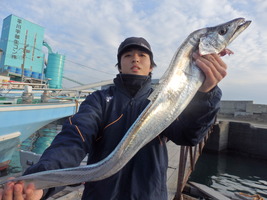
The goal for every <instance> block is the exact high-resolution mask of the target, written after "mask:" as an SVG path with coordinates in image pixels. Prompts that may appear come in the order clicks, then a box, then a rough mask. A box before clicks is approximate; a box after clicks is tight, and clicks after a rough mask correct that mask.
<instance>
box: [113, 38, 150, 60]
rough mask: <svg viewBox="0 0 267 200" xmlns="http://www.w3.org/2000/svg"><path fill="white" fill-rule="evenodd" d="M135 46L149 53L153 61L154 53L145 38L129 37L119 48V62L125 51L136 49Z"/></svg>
mask: <svg viewBox="0 0 267 200" xmlns="http://www.w3.org/2000/svg"><path fill="white" fill-rule="evenodd" d="M134 46H135V47H139V48H142V49H144V50H145V51H147V52H148V53H149V54H150V56H151V58H152V59H153V53H152V50H151V47H150V44H149V43H148V42H147V41H146V40H145V39H144V38H142V37H129V38H126V39H125V40H124V41H123V42H122V43H121V44H120V46H119V49H118V54H117V57H118V62H119V60H120V57H121V55H122V53H123V52H124V50H126V49H128V48H129V47H134Z"/></svg>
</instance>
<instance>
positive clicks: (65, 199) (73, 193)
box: [48, 141, 230, 200]
mask: <svg viewBox="0 0 267 200" xmlns="http://www.w3.org/2000/svg"><path fill="white" fill-rule="evenodd" d="M167 148H168V157H169V164H168V170H167V188H168V200H176V199H177V200H178V198H176V193H177V187H178V174H179V161H180V155H181V154H180V153H181V146H177V145H176V144H174V143H173V142H171V141H169V142H168V143H167ZM188 162H191V160H190V159H188ZM192 185H194V187H196V186H198V187H199V188H198V189H200V188H204V190H205V187H206V188H208V187H207V186H203V185H201V184H197V183H192ZM202 186H203V187H202ZM208 189H209V190H207V191H208V193H209V194H208V195H209V197H212V199H218V200H219V199H220V200H222V199H221V198H222V197H223V199H224V200H230V199H228V198H227V197H224V196H223V195H221V194H218V192H216V191H214V190H213V189H212V188H208ZM82 193H83V186H82V185H80V186H76V187H66V188H65V189H64V190H62V191H61V192H59V193H57V194H55V195H53V196H52V197H50V198H49V199H48V200H80V199H81V196H82ZM206 195H207V194H206ZM182 196H183V199H184V200H196V198H194V197H191V196H187V195H185V194H182Z"/></svg>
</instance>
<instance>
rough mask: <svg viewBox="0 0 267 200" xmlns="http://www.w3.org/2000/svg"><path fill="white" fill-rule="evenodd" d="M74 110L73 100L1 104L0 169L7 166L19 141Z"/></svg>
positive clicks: (72, 112)
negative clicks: (67, 101)
mask: <svg viewBox="0 0 267 200" xmlns="http://www.w3.org/2000/svg"><path fill="white" fill-rule="evenodd" d="M75 112H76V103H75V102H69V103H62V102H61V103H47V104H21V105H19V104H16V105H1V106H0V155H1V156H0V171H1V170H4V169H6V168H7V167H8V165H9V163H10V160H11V158H12V155H13V153H14V151H15V150H16V149H17V147H18V145H19V144H20V142H22V141H24V140H25V139H27V138H28V137H29V136H31V135H32V134H33V133H34V132H36V131H37V130H39V129H40V128H42V127H43V126H45V125H47V124H49V123H51V122H53V121H56V120H58V119H61V118H64V117H67V116H70V115H73V114H74V113H75Z"/></svg>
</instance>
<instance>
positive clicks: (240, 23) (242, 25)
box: [229, 18, 251, 43]
mask: <svg viewBox="0 0 267 200" xmlns="http://www.w3.org/2000/svg"><path fill="white" fill-rule="evenodd" d="M236 21H237V22H236V23H237V24H238V26H237V28H236V30H235V32H234V33H233V36H232V38H231V39H230V41H229V43H230V42H232V41H233V40H234V39H235V38H236V37H237V36H238V35H239V34H240V33H242V32H243V31H244V30H245V29H246V28H247V27H248V26H249V25H250V24H251V20H247V21H246V20H245V18H238V19H236Z"/></svg>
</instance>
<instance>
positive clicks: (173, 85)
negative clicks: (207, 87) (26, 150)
mask: <svg viewBox="0 0 267 200" xmlns="http://www.w3.org/2000/svg"><path fill="white" fill-rule="evenodd" d="M250 23H251V21H245V19H243V18H238V19H234V20H232V21H229V22H226V23H224V24H221V25H218V26H215V27H210V28H203V29H200V30H197V31H194V32H193V33H191V34H190V35H189V36H188V37H187V39H186V40H185V41H184V42H183V44H182V45H181V46H180V47H179V48H178V50H177V51H176V53H175V54H174V57H173V59H172V61H171V63H170V66H169V68H168V70H167V71H166V72H165V74H164V75H163V77H162V78H161V80H160V84H159V85H158V87H157V88H156V89H155V90H154V92H153V93H152V94H151V95H150V96H149V100H150V103H149V105H148V106H147V107H146V108H145V110H144V111H143V112H142V113H141V114H140V116H139V117H138V119H137V120H136V121H135V122H134V124H133V125H132V126H131V127H130V129H129V130H128V131H127V133H126V134H125V136H124V137H123V139H122V140H121V142H120V143H119V144H118V146H117V147H116V148H115V149H114V150H113V152H112V153H111V154H110V155H109V156H108V157H106V158H105V159H103V160H102V161H100V162H98V163H95V164H91V165H87V166H80V167H74V168H67V169H58V170H50V171H44V172H39V173H35V174H30V175H26V176H21V177H18V178H15V179H13V180H8V181H5V182H3V183H1V184H4V183H6V182H9V181H24V182H25V183H26V184H28V183H30V182H32V183H34V185H35V187H36V189H45V188H51V187H57V186H65V185H72V184H77V183H82V182H87V181H97V180H101V179H105V178H107V177H109V176H111V175H113V174H115V173H117V172H118V171H119V170H120V169H121V168H122V167H123V166H124V165H125V164H126V163H127V162H128V161H129V160H130V159H131V158H132V157H133V156H134V155H135V154H136V153H137V152H138V151H139V150H140V149H141V148H142V147H143V146H144V145H146V144H147V143H148V142H150V141H151V140H152V139H154V138H155V137H156V136H157V135H159V134H160V133H161V132H162V131H163V130H164V129H165V128H167V127H168V126H169V125H170V124H171V123H172V122H173V121H174V120H175V119H177V117H178V116H179V115H180V113H181V112H182V111H183V110H184V109H185V107H186V106H187V105H188V104H189V102H190V101H191V100H192V98H193V97H194V95H195V93H196V92H197V90H198V89H199V87H200V86H201V85H202V83H203V81H204V79H205V77H204V75H203V73H202V72H201V70H200V69H199V68H198V67H196V66H195V64H194V62H193V61H192V53H193V52H194V51H197V50H199V52H200V54H202V55H204V54H209V53H219V52H221V51H222V50H224V49H225V48H226V46H227V45H228V44H229V43H230V42H232V41H233V40H234V39H235V38H236V37H237V36H238V35H239V34H240V33H241V32H242V31H244V30H245V29H246V28H247V27H248V26H249V24H250Z"/></svg>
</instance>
